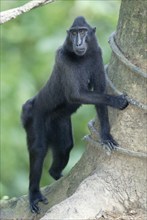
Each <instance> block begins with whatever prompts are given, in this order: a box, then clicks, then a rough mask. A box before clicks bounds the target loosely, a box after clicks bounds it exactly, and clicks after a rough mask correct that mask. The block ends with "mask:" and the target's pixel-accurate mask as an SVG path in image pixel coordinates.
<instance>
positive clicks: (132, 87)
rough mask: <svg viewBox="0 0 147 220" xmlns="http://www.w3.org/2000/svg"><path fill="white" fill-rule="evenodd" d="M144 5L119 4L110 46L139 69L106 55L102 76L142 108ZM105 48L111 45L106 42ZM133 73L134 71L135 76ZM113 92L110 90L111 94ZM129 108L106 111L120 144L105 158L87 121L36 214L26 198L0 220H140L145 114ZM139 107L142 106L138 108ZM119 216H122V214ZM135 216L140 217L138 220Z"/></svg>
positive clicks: (145, 197) (144, 197)
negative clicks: (82, 139) (70, 163)
mask: <svg viewBox="0 0 147 220" xmlns="http://www.w3.org/2000/svg"><path fill="white" fill-rule="evenodd" d="M146 6H147V2H146V1H144V0H122V4H121V9H120V17H119V22H118V26H117V31H116V35H115V41H114V42H115V43H116V46H117V47H118V49H119V50H120V51H121V52H122V53H123V54H124V56H125V57H126V58H127V59H128V60H129V61H130V62H131V63H132V64H134V65H136V66H138V67H139V68H140V69H141V70H140V69H139V70H138V69H137V68H135V72H133V71H132V70H131V69H129V68H128V67H127V66H126V65H125V64H124V63H122V61H120V59H119V58H118V56H117V55H116V54H114V53H113V54H112V57H111V61H110V64H109V67H108V76H109V78H110V79H111V81H112V82H113V84H114V85H115V87H116V88H117V89H118V90H119V91H121V92H126V93H127V95H128V96H129V98H130V100H131V99H132V98H133V99H135V100H137V101H138V102H139V104H137V105H138V106H142V105H140V102H141V103H144V104H145V101H146V93H145V86H146V82H145V78H144V76H145V75H144V74H143V75H144V76H141V75H140V73H136V72H140V71H141V72H143V73H144V70H145V69H146V66H145V64H146V57H145V56H146V54H145V52H146V51H145V44H146V8H147V7H146ZM110 43H111V41H110ZM136 69H137V71H136ZM111 92H113V91H111ZM138 102H135V103H138ZM137 105H129V107H128V108H127V109H125V110H124V111H117V110H114V109H110V121H111V127H112V132H111V133H112V134H113V136H114V137H115V139H116V140H117V141H118V143H119V144H120V147H119V148H118V150H116V151H113V152H112V153H110V152H109V151H108V150H106V149H104V147H103V146H102V145H101V144H100V143H99V139H98V130H99V125H98V121H97V120H96V121H95V122H90V124H89V128H90V131H91V135H89V136H87V137H86V140H87V141H88V145H87V149H86V151H85V153H84V154H83V156H82V158H81V160H80V161H79V162H78V163H77V164H76V166H75V167H74V168H73V169H72V170H71V172H70V173H69V175H68V176H67V177H65V178H62V179H61V180H59V181H57V182H56V183H55V184H54V185H52V186H48V187H46V188H45V189H44V190H43V192H44V194H45V195H46V196H47V197H48V199H49V204H48V205H46V206H45V205H42V204H40V206H41V208H42V213H41V214H40V215H38V216H34V215H32V214H31V213H29V211H28V202H27V197H22V198H20V199H18V200H13V201H9V202H8V203H7V202H6V204H3V205H2V212H1V216H2V218H1V219H8V218H11V219H14V218H18V219H21V218H26V219H40V218H41V217H42V216H43V215H44V213H45V212H46V211H47V210H48V212H47V214H46V215H45V216H44V217H43V218H41V219H42V220H45V219H68V220H69V219H89V218H90V219H101V216H103V219H109V220H110V219H115V216H117V217H118V216H120V217H122V216H123V215H125V216H126V218H124V219H129V218H127V216H129V215H132V216H134V217H133V218H132V219H142V220H143V219H145V211H146V202H147V194H146V177H147V173H146V171H147V170H146V169H147V154H146V131H147V127H146V126H147V123H146V112H145V110H144V109H145V107H143V108H141V107H138V106H137ZM144 106H145V105H144ZM124 213H125V214H124ZM112 216H113V217H114V218H113V217H112ZM139 216H140V218H139Z"/></svg>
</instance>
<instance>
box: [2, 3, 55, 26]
mask: <svg viewBox="0 0 147 220" xmlns="http://www.w3.org/2000/svg"><path fill="white" fill-rule="evenodd" d="M54 1H55V0H37V1H36V0H33V1H30V2H28V3H26V4H24V5H23V6H20V7H17V8H13V9H10V10H7V11H3V12H1V13H0V24H3V23H5V22H7V21H9V20H11V19H15V18H16V17H17V16H19V15H21V14H23V13H26V12H28V11H30V10H32V9H34V8H38V7H40V6H43V5H46V4H48V3H52V2H54Z"/></svg>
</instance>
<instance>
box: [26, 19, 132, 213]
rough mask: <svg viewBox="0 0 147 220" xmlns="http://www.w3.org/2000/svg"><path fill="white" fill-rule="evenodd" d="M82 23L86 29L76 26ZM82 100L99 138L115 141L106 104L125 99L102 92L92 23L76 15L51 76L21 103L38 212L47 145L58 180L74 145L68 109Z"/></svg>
mask: <svg viewBox="0 0 147 220" xmlns="http://www.w3.org/2000/svg"><path fill="white" fill-rule="evenodd" d="M81 29H84V30H85V32H84V31H82V32H80V31H81ZM72 31H77V32H76V33H73V32H72ZM71 32H72V33H71ZM71 35H72V36H71ZM81 104H92V105H95V107H96V111H97V114H98V116H99V119H100V124H101V139H102V141H103V142H104V143H105V144H108V145H109V147H110V148H113V147H114V146H116V145H117V143H116V141H115V140H114V139H113V137H112V136H111V134H110V125H109V120H108V111H107V105H108V106H112V107H114V108H117V109H124V108H125V107H126V106H127V105H128V103H127V101H126V99H125V97H123V96H111V95H108V94H105V74H104V66H103V60H102V54H101V49H100V47H99V45H98V43H97V40H96V36H95V28H92V27H91V26H90V25H89V24H87V22H86V21H85V19H84V18H83V17H77V18H76V19H75V21H74V23H73V24H72V26H71V28H70V29H69V30H68V31H67V37H66V39H65V42H64V44H63V46H62V47H61V48H59V49H58V51H57V54H56V60H55V65H54V68H53V72H52V75H51V77H50V79H49V80H48V82H47V83H46V85H45V86H44V87H43V88H42V89H41V90H40V91H39V93H38V94H37V95H36V96H35V97H34V98H32V99H30V100H28V101H27V102H26V103H25V104H24V105H23V109H22V122H23V126H24V128H25V130H26V133H27V143H28V151H29V157H30V177H29V180H30V182H29V196H30V206H31V210H32V211H33V212H36V213H39V207H38V202H39V201H42V202H44V203H47V200H46V199H45V198H44V197H43V196H42V194H41V192H40V189H39V183H40V178H41V173H42V166H43V161H44V158H45V156H46V153H47V150H48V146H51V149H52V152H53V163H52V166H51V168H50V170H49V173H50V175H51V176H52V177H53V178H54V179H56V180H57V179H59V178H60V177H61V176H62V170H63V169H64V168H65V166H66V165H67V163H68V160H69V154H70V151H71V149H72V147H73V138H72V127H71V114H73V113H74V112H76V110H77V109H78V108H79V107H80V105H81Z"/></svg>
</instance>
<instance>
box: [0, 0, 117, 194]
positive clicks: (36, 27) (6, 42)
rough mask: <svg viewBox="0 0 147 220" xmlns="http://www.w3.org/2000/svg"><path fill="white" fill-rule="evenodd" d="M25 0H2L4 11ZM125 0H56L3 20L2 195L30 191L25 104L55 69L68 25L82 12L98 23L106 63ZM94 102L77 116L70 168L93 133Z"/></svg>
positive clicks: (46, 180)
mask: <svg viewBox="0 0 147 220" xmlns="http://www.w3.org/2000/svg"><path fill="white" fill-rule="evenodd" d="M26 2H28V1H24V0H21V1H20V0H10V1H9V0H2V1H1V11H3V10H7V9H10V8H13V7H18V6H20V5H23V4H24V3H26ZM119 7H120V1H119V0H97V1H92V0H89V1H88V0H62V1H59V0H56V1H55V2H54V3H52V4H48V5H46V6H44V7H41V8H38V9H35V10H33V11H31V12H29V13H26V14H23V15H21V16H20V17H17V18H16V19H15V20H11V21H9V22H8V23H5V24H3V25H2V26H1V69H0V70H1V71H0V74H1V87H0V88H1V93H0V95H1V101H0V104H1V121H0V126H1V127H0V128H1V143H0V145H1V158H0V163H1V166H0V167H1V171H0V175H1V182H0V193H1V195H0V196H1V198H3V197H4V196H5V195H7V196H9V197H14V196H19V195H22V194H24V193H25V194H26V193H27V190H28V153H27V147H26V141H25V132H24V130H23V128H22V126H21V122H20V112H21V106H22V104H23V103H24V102H25V101H26V100H27V99H29V98H30V97H32V96H34V95H35V94H36V93H37V91H38V90H39V89H40V88H41V87H42V86H43V84H44V83H45V82H46V81H47V79H48V77H49V75H50V74H51V71H52V68H53V65H54V57H55V51H56V49H57V48H58V47H59V46H60V45H62V43H63V41H64V39H65V35H66V29H68V28H69V27H70V25H71V24H72V22H73V20H74V18H75V17H76V16H79V15H83V16H85V17H86V19H87V20H88V22H89V23H90V24H91V25H92V26H96V28H97V33H96V34H97V37H98V41H99V44H100V46H101V47H102V50H103V58H104V63H107V62H109V59H110V54H111V50H110V48H109V45H108V43H107V42H108V37H109V35H110V34H111V33H112V32H113V31H114V30H115V29H116V24H117V20H118V14H119ZM95 115H96V114H95V111H94V107H92V106H83V107H82V108H80V110H78V112H77V113H76V114H75V115H74V116H73V118H72V121H73V133H74V140H75V147H74V149H73V151H72V154H71V157H70V162H69V164H68V166H67V168H66V169H65V171H64V174H66V173H67V172H69V170H70V169H71V168H72V167H73V165H74V164H75V163H76V162H77V161H78V160H79V158H80V157H81V155H82V153H83V151H84V145H85V143H84V142H83V140H82V138H83V136H84V135H86V134H87V133H88V129H87V123H88V121H89V120H90V119H92V118H94V117H95ZM50 164H51V159H50V155H48V156H47V158H46V161H45V166H44V171H43V176H42V181H41V186H44V185H47V184H50V183H52V182H53V179H52V178H51V177H50V176H49V175H48V173H47V172H48V168H49V166H50Z"/></svg>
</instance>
